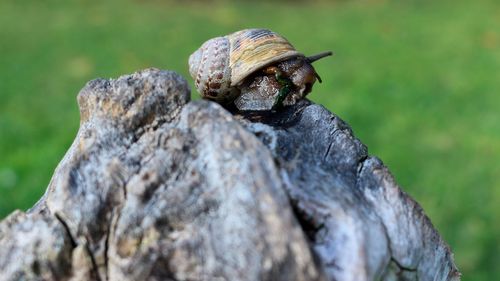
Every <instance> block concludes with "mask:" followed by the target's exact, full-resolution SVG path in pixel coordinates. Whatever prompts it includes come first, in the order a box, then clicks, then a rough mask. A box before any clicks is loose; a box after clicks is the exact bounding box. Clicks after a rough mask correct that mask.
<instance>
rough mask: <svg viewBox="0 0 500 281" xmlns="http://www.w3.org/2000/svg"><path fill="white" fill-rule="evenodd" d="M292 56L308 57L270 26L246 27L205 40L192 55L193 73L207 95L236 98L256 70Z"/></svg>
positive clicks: (224, 98) (190, 66)
mask: <svg viewBox="0 0 500 281" xmlns="http://www.w3.org/2000/svg"><path fill="white" fill-rule="evenodd" d="M292 57H304V55H303V54H301V53H299V52H297V51H296V50H295V48H294V47H293V46H292V44H290V43H289V42H288V41H287V40H286V39H285V38H284V37H282V36H280V35H279V34H276V33H274V32H272V31H270V30H267V29H245V30H241V31H238V32H235V33H232V34H229V35H227V36H224V37H217V38H213V39H210V40H208V41H207V42H205V43H204V44H203V45H202V46H201V47H200V48H199V49H198V50H196V51H195V52H194V53H193V54H192V55H191V56H190V57H189V73H190V74H191V76H192V77H193V79H194V80H195V86H196V89H197V90H198V92H199V93H200V94H201V96H202V97H203V98H207V99H211V100H215V101H217V102H221V103H224V102H227V101H232V100H234V99H235V98H236V97H237V96H238V95H239V94H240V91H239V89H238V88H237V86H238V85H240V84H241V83H242V82H243V81H244V80H245V78H247V77H248V76H250V75H251V74H252V73H254V72H255V71H257V70H259V69H261V68H263V67H265V66H267V65H270V64H273V63H276V62H279V61H282V60H285V59H288V58H292Z"/></svg>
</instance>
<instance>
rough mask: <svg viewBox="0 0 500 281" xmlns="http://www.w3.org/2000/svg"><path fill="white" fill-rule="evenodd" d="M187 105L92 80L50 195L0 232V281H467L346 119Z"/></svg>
mask: <svg viewBox="0 0 500 281" xmlns="http://www.w3.org/2000/svg"><path fill="white" fill-rule="evenodd" d="M189 97H190V92H189V87H188V85H187V83H186V81H185V80H184V79H183V78H182V77H180V76H179V75H177V74H175V73H174V72H170V71H161V70H157V69H147V70H144V71H141V72H137V73H135V74H133V75H127V76H122V77H120V78H118V79H116V80H105V79H97V80H93V81H91V82H89V83H88V84H87V85H86V86H85V87H84V88H83V89H82V90H81V92H80V93H79V95H78V103H79V106H80V113H81V123H80V129H79V131H78V134H77V136H76V138H75V140H74V142H73V144H72V146H71V148H70V149H69V150H68V152H67V153H66V155H65V157H64V158H63V160H62V161H61V163H60V164H59V165H58V167H57V168H56V170H55V173H54V175H53V177H52V180H51V182H50V184H49V186H48V188H47V191H46V193H45V195H44V196H43V197H42V198H41V199H40V201H39V202H38V203H37V204H36V205H35V206H34V207H33V208H32V209H31V210H29V211H28V212H26V213H23V212H20V211H16V212H14V213H13V214H11V215H10V216H9V217H7V218H6V219H5V220H3V221H2V222H1V223H0V280H287V281H289V280H459V278H460V274H459V272H458V270H457V268H456V266H455V265H454V262H453V257H452V253H451V251H450V249H449V248H448V246H447V245H446V243H445V242H444V241H443V240H442V238H441V237H440V236H439V234H438V233H437V231H436V230H435V229H434V228H433V226H432V224H431V222H430V221H429V219H428V218H427V217H426V216H425V214H424V212H423V210H422V209H421V208H420V206H419V205H418V204H417V203H416V202H415V201H414V200H412V199H411V198H410V197H409V196H408V195H407V194H406V193H404V192H403V191H402V190H401V189H400V188H399V187H398V185H397V184H396V183H395V182H394V179H393V177H392V176H391V174H390V172H389V171H388V170H387V168H386V167H385V166H384V165H383V164H382V162H381V161H380V160H379V159H377V158H376V157H372V156H368V154H367V149H366V147H365V146H364V145H363V144H362V143H361V142H360V141H359V140H358V139H356V138H355V137H354V136H353V134H352V131H351V129H350V128H349V126H348V125H347V124H346V123H344V122H343V121H342V120H341V119H340V118H339V117H338V116H336V115H334V114H332V113H330V112H329V111H328V110H326V109H325V108H323V107H321V106H319V105H315V104H312V103H311V102H309V101H307V100H303V101H301V102H299V103H298V104H296V105H294V106H291V107H288V108H286V109H285V110H283V111H281V112H275V113H272V112H260V113H259V112H247V113H245V114H242V113H234V114H231V113H230V112H228V111H227V110H225V109H224V108H222V107H221V106H219V105H218V104H215V103H212V102H208V101H189Z"/></svg>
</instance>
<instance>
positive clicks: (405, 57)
mask: <svg viewBox="0 0 500 281" xmlns="http://www.w3.org/2000/svg"><path fill="white" fill-rule="evenodd" d="M247 27H266V28H269V29H272V30H274V31H276V32H278V33H280V34H282V35H285V37H287V38H288V39H289V40H290V41H291V42H292V43H293V44H294V45H295V47H296V48H297V49H299V50H301V51H303V52H304V53H306V54H312V53H315V52H319V51H323V50H333V51H334V52H335V56H334V57H333V58H328V59H325V60H322V61H320V62H318V63H316V68H317V71H318V72H319V73H320V75H321V77H322V78H323V80H324V83H323V84H317V85H316V86H315V89H314V91H313V93H312V94H311V95H310V98H311V99H312V100H314V101H315V102H317V103H320V104H322V105H324V106H326V107H328V108H329V109H330V110H332V111H333V112H335V113H337V114H339V115H340V116H341V117H342V118H343V119H344V120H346V121H347V122H348V123H349V124H350V125H351V126H352V128H353V129H354V132H355V134H356V136H357V137H359V138H360V139H361V140H362V141H363V142H364V143H365V144H366V145H367V146H368V147H369V152H370V154H373V155H377V156H379V157H380V158H381V159H382V160H383V161H384V163H385V164H386V165H387V166H388V167H389V168H390V169H391V171H392V172H393V174H394V176H395V177H396V179H397V181H398V182H399V183H400V184H401V186H402V187H403V188H404V190H405V191H407V192H408V193H409V194H411V195H412V196H413V197H414V198H415V199H416V200H417V201H418V202H419V203H420V204H421V205H422V206H423V208H424V209H425V211H426V213H427V214H428V216H429V217H430V218H431V220H432V222H433V223H434V225H435V226H436V227H437V229H438V230H439V231H440V233H441V234H442V235H443V236H444V238H445V240H446V241H447V242H448V243H449V244H450V246H451V248H452V249H453V251H454V253H455V259H456V262H457V264H458V266H459V268H460V270H461V271H462V273H463V274H464V277H463V280H494V279H496V278H500V277H499V276H500V96H499V95H500V4H499V2H498V1H494V0H491V1H488V0H484V1H466V0H459V1H446V0H445V1H384V0H372V1H335V2H327V1H314V2H305V1H292V2H285V1H277V2H269V1H268V2H264V1H256V2H255V1H254V2H250V1H248V2H236V3H233V2H225V1H210V2H181V1H178V2H173V1H160V0H156V1H146V0H142V1H139V0H137V1H118V0H114V1H83V0H82V1H39V0H32V1H14V0H12V1H10V0H9V1H6V0H2V1H1V2H0V218H3V217H5V216H6V215H7V214H8V213H10V212H11V211H13V210H14V209H16V208H20V209H26V208H29V207H30V206H32V205H33V204H34V203H35V202H36V200H37V199H38V198H39V197H40V196H41V195H42V194H43V192H44V190H45V187H46V186H47V184H48V182H49V180H50V177H51V175H52V172H53V170H54V168H55V167H56V165H57V163H58V162H59V161H60V160H61V158H62V157H63V155H64V153H65V151H66V150H67V149H68V147H69V146H70V144H71V142H72V140H73V138H74V136H75V134H76V132H77V129H78V123H79V114H78V108H77V104H76V98H75V97H76V95H77V93H78V91H79V90H80V89H81V88H82V87H83V86H84V85H85V83H86V82H87V81H88V80H90V79H93V78H96V77H105V78H109V77H118V76H120V75H122V74H127V73H132V72H134V71H136V70H139V69H142V68H146V67H151V66H155V67H158V68H163V69H172V70H175V71H178V72H180V73H181V74H183V75H184V76H185V77H188V72H187V58H188V56H189V54H190V53H191V52H192V51H194V50H195V49H196V48H198V47H199V45H201V43H202V42H204V41H205V40H207V39H209V38H212V37H215V36H219V35H224V34H227V33H230V32H233V31H236V30H239V29H243V28H247ZM189 80H191V79H189ZM191 85H192V84H191ZM195 96H196V94H195V93H193V97H195ZM495 277H496V278H495ZM496 280H498V279H496Z"/></svg>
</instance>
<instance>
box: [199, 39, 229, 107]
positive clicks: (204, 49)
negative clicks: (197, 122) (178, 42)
mask: <svg viewBox="0 0 500 281" xmlns="http://www.w3.org/2000/svg"><path fill="white" fill-rule="evenodd" d="M189 72H190V74H191V76H192V77H193V78H194V79H195V86H196V89H197V90H198V92H199V93H200V94H201V95H202V96H203V97H204V98H208V99H212V100H216V101H222V100H224V99H227V98H228V97H227V96H228V92H230V91H231V89H230V84H231V74H230V69H229V40H228V39H227V38H225V37H217V38H214V39H210V40H208V41H207V42H205V43H204V44H203V45H202V46H201V47H200V48H199V49H198V50H197V51H196V52H195V53H193V54H192V55H191V56H190V57H189Z"/></svg>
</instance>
